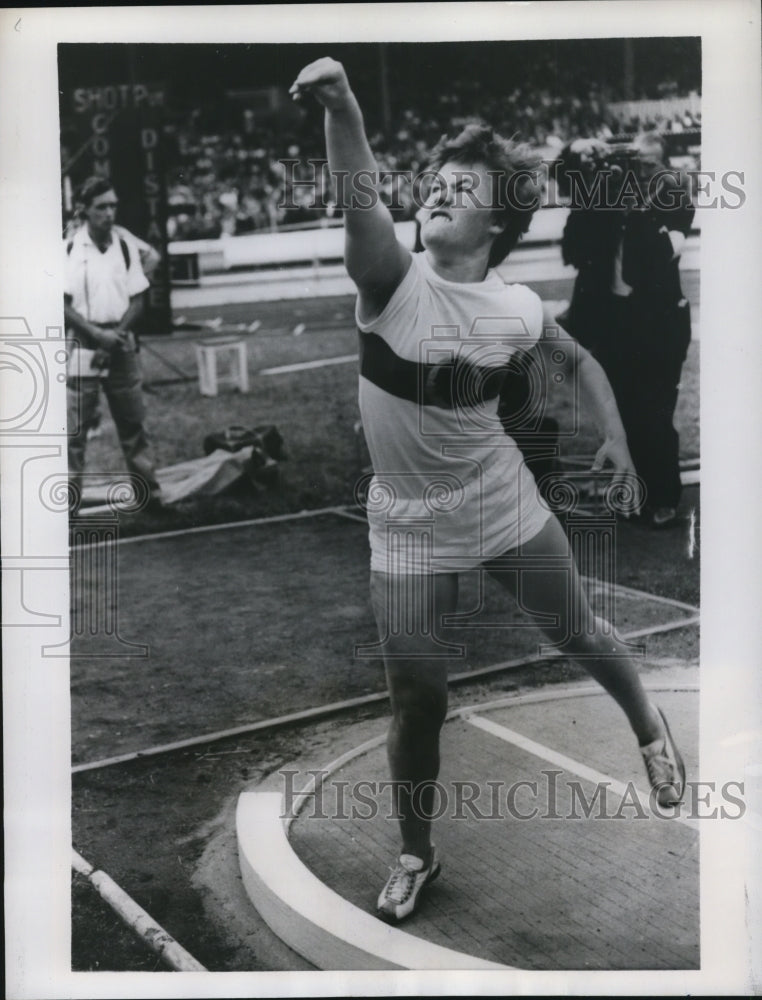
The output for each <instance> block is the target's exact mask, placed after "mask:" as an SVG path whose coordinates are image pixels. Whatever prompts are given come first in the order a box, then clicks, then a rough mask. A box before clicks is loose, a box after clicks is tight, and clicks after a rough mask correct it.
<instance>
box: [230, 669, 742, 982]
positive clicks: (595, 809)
mask: <svg viewBox="0 0 762 1000" xmlns="http://www.w3.org/2000/svg"><path fill="white" fill-rule="evenodd" d="M670 673H674V671H671V672H670ZM679 673H680V674H681V675H683V677H684V679H683V680H677V681H675V682H674V683H669V684H647V685H646V686H647V687H648V688H649V689H650V690H651V691H653V692H654V700H655V701H656V702H657V703H658V704H659V705H660V707H662V708H663V710H664V711H665V713H666V715H667V718H668V719H669V722H670V727H671V729H672V732H673V735H674V736H675V739H676V741H677V742H678V744H679V746H680V749H681V752H682V754H683V756H684V758H685V762H686V768H687V777H688V785H687V789H686V796H685V799H684V802H683V805H682V806H681V807H680V809H678V810H659V809H658V807H654V806H653V803H651V802H650V801H649V794H648V784H647V780H646V777H645V773H644V771H643V767H642V762H641V760H640V754H639V752H638V749H637V746H636V745H635V743H634V741H633V739H632V737H631V733H630V730H629V727H628V725H627V722H626V720H625V718H624V716H623V714H622V712H621V710H620V709H619V708H618V706H617V705H616V704H615V703H614V702H613V700H612V699H610V698H608V697H607V696H605V694H604V692H603V691H602V690H601V689H600V688H599V687H597V686H596V687H591V686H582V685H570V686H569V687H566V688H563V689H554V690H551V691H542V692H534V693H530V694H524V695H518V696H513V697H510V698H505V699H501V700H499V701H490V702H485V703H483V704H480V705H474V706H469V707H466V708H458V709H455V710H454V711H453V712H451V713H450V715H449V716H448V720H447V722H446V724H445V727H444V730H443V734H442V768H441V772H440V778H439V781H438V784H437V789H436V795H435V799H436V800H437V805H436V811H437V815H438V818H437V819H436V821H435V824H434V840H435V842H436V844H437V847H438V849H439V852H440V855H441V858H442V875H441V876H440V878H439V879H438V880H437V881H436V882H435V883H433V884H432V886H431V887H429V888H428V889H427V890H426V895H425V896H424V897H423V902H422V904H421V907H420V909H419V911H418V912H417V913H415V914H414V915H413V916H412V917H411V918H410V919H409V920H408V921H406V922H405V923H403V924H402V925H400V926H398V927H389V926H388V925H386V924H384V923H382V922H381V921H379V920H377V919H376V917H375V916H374V915H373V914H374V910H375V901H376V896H377V894H378V891H379V889H380V887H381V885H383V883H384V881H385V880H386V876H387V871H388V868H389V866H391V865H392V864H393V862H394V860H395V858H396V854H397V852H398V850H399V847H398V839H397V838H398V831H397V824H396V822H395V821H394V819H393V802H392V797H391V789H390V786H389V784H388V782H387V778H388V773H387V766H386V755H385V747H384V743H385V736H384V734H378V735H375V736H374V737H373V738H371V739H370V740H368V741H366V742H365V743H363V744H361V745H360V746H357V747H355V748H354V749H352V750H350V751H349V752H347V753H345V754H343V755H342V756H341V757H339V758H337V759H335V760H334V761H332V763H331V764H329V765H327V766H326V767H322V768H310V769H309V773H308V771H307V770H301V771H300V770H299V769H289V768H284V769H282V770H281V772H280V774H279V778H278V780H279V782H280V789H279V790H278V783H277V782H276V783H273V782H270V787H272V788H274V789H275V790H273V791H262V790H255V791H247V792H244V793H243V794H242V795H241V796H240V798H239V802H238V810H237V821H236V822H237V836H238V847H239V860H240V865H241V871H242V874H243V879H244V885H245V888H246V891H247V893H248V895H249V897H250V899H251V901H252V902H253V903H254V905H255V907H256V908H257V910H258V911H259V913H260V915H261V916H262V917H263V919H264V920H265V921H266V922H267V924H268V925H269V926H270V927H271V929H273V930H274V931H275V933H276V934H278V935H279V936H280V937H281V938H282V939H283V940H284V941H285V943H286V944H288V945H289V946H290V947H291V948H293V949H294V950H295V951H297V952H298V953H299V954H301V955H302V956H304V957H305V958H306V959H307V960H308V961H310V962H311V963H312V964H313V965H315V966H317V967H318V968H320V969H336V970H338V969H342V970H346V969H358V970H372V969H496V968H502V969H510V968H514V969H535V970H570V969H583V970H625V969H630V970H632V969H697V968H699V870H698V830H699V827H700V819H701V817H703V816H704V815H709V813H710V812H711V808H710V805H708V804H706V803H704V804H703V805H700V804H699V803H698V802H697V800H696V794H695V791H696V789H695V787H694V785H693V784H692V782H694V783H695V781H696V778H697V767H698V688H697V685H696V684H695V683H689V682H688V681H689V676H690V680H691V681H692V678H693V676H695V674H696V673H697V672H695V671H691V670H683V671H680V672H679ZM307 779H308V780H307ZM702 788H703V789H704V790H703V791H702V792H701V794H702V795H703V794H705V787H704V786H703V785H702ZM300 792H301V794H300ZM716 794H717V798H718V802H717V805H719V806H720V807H722V808H727V809H728V810H731V809H732V806H733V803H732V801H727V802H721V801H720V798H721V794H722V792H721V790H717V793H716ZM699 806H700V807H699Z"/></svg>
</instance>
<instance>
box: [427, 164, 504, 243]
mask: <svg viewBox="0 0 762 1000" xmlns="http://www.w3.org/2000/svg"><path fill="white" fill-rule="evenodd" d="M493 188H494V181H493V178H491V177H490V176H489V174H488V173H487V168H486V167H485V166H484V165H483V164H480V163H472V164H467V165H464V164H461V163H445V164H444V166H443V167H442V168H441V169H440V171H439V173H438V175H437V176H436V177H434V179H433V182H432V184H431V188H430V190H429V193H428V196H427V198H426V200H425V202H424V204H423V207H422V208H421V210H420V212H419V215H418V219H419V221H420V223H421V242H422V243H423V245H424V246H425V247H426V249H427V250H432V251H434V252H436V251H437V250H438V249H442V250H445V251H448V252H451V251H452V250H453V249H458V250H459V251H460V252H461V253H463V254H467V253H469V252H475V251H479V250H481V249H483V248H484V247H489V246H490V245H491V244H492V241H493V240H494V238H495V237H496V236H497V235H498V233H500V232H501V230H502V226H500V225H498V224H496V223H495V220H494V215H493V211H492V205H493V197H494V196H493Z"/></svg>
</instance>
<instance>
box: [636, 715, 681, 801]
mask: <svg viewBox="0 0 762 1000" xmlns="http://www.w3.org/2000/svg"><path fill="white" fill-rule="evenodd" d="M656 711H657V712H658V713H659V715H660V716H661V721H662V723H663V724H664V736H661V737H659V739H658V740H654V742H653V743H648V744H647V745H646V746H644V747H641V748H640V752H641V753H642V754H643V762H644V763H645V765H646V771H647V772H648V780H649V781H650V782H651V788H654V789H655V790H656V801H657V802H658V803H659V805H660V806H676V805H678V804H679V803H680V800H681V799H682V797H683V793H684V791H685V765H684V764H683V758H682V757H681V756H680V751H679V750H678V749H677V747H676V746H675V743H674V740H673V739H672V734H671V733H670V731H669V726H668V725H667V720H666V719H665V718H664V712H662V710H661V709H660V708H657V709H656Z"/></svg>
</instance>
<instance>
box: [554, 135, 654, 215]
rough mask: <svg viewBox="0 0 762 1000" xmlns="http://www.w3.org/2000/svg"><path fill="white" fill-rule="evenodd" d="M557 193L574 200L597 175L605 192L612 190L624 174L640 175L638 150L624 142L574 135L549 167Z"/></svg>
mask: <svg viewBox="0 0 762 1000" xmlns="http://www.w3.org/2000/svg"><path fill="white" fill-rule="evenodd" d="M553 175H554V177H555V180H556V185H557V188H558V193H559V194H560V195H561V196H562V197H563V198H570V199H571V200H572V202H574V201H575V195H576V193H577V192H578V191H579V190H580V189H581V188H582V187H583V186H584V188H586V189H587V190H588V191H590V190H592V189H593V188H594V187H595V186H596V185H597V184H598V183H599V182H598V181H597V177H598V176H600V177H601V178H602V180H603V181H604V182H605V185H606V188H607V189H608V192H609V194H615V192H616V189H617V188H620V187H621V186H622V183H623V181H624V179H625V178H627V177H633V176H634V177H635V179H636V180H637V179H638V178H639V176H640V153H639V151H638V149H637V148H636V147H634V146H633V145H631V144H630V143H628V142H616V143H615V142H611V143H608V142H603V141H602V140H600V139H575V140H573V141H572V142H569V143H567V144H566V145H565V146H564V147H563V149H562V150H561V153H560V155H559V157H558V159H557V160H556V162H555V164H554V167H553Z"/></svg>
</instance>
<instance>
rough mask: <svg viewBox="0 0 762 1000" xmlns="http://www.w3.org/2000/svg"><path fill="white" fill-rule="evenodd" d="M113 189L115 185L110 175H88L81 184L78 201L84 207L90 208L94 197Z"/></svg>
mask: <svg viewBox="0 0 762 1000" xmlns="http://www.w3.org/2000/svg"><path fill="white" fill-rule="evenodd" d="M113 190H114V185H113V184H112V183H111V181H110V180H109V178H108V177H101V176H100V175H95V176H93V177H88V178H87V180H86V181H83V182H82V183H81V184H80V186H79V189H78V191H77V201H78V203H79V204H80V205H82V207H83V208H88V207H89V206H90V204H91V203H92V201H93V199H94V198H99V197H100V196H101V195H102V194H106V192H107V191H113Z"/></svg>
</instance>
